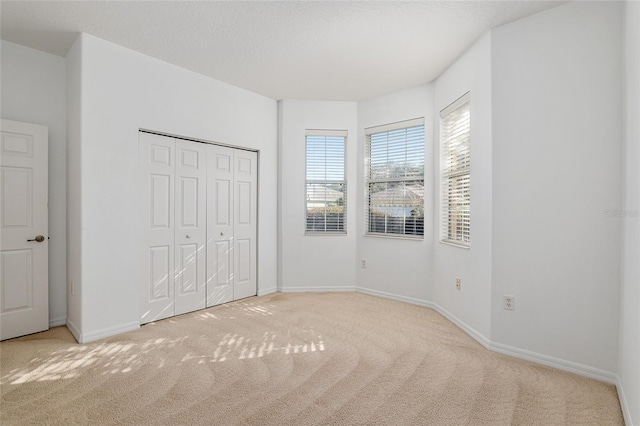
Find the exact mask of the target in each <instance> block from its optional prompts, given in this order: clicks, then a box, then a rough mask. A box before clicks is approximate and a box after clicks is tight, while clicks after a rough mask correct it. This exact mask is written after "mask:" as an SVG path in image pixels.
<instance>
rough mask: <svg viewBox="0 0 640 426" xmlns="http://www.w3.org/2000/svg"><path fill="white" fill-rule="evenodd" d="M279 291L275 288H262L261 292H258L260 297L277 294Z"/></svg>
mask: <svg viewBox="0 0 640 426" xmlns="http://www.w3.org/2000/svg"><path fill="white" fill-rule="evenodd" d="M277 292H278V289H277V288H275V287H269V288H261V289H260V290H258V294H257V295H258V296H265V295H267V294H271V293H277Z"/></svg>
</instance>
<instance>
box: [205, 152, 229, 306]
mask: <svg viewBox="0 0 640 426" xmlns="http://www.w3.org/2000/svg"><path fill="white" fill-rule="evenodd" d="M207 161H208V164H209V170H208V175H207V252H208V253H209V255H208V256H207V306H215V305H219V304H221V303H226V302H230V301H232V300H233V282H234V276H233V263H234V262H233V260H234V259H233V237H234V234H233V214H234V212H233V207H234V205H233V198H234V193H233V164H234V150H233V149H231V148H226V147H221V146H215V145H210V146H208V147H207Z"/></svg>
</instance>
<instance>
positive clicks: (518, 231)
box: [491, 2, 637, 376]
mask: <svg viewBox="0 0 640 426" xmlns="http://www.w3.org/2000/svg"><path fill="white" fill-rule="evenodd" d="M621 24H622V21H621V4H620V3H615V2H602V3H596V2H572V3H569V4H566V5H562V6H559V7H557V8H554V9H550V10H548V11H545V12H542V13H540V14H537V15H534V16H531V17H529V18H526V19H523V20H520V21H517V22H515V23H512V24H509V25H505V26H503V27H500V28H497V29H495V30H494V31H493V34H492V56H493V59H492V75H493V81H492V85H493V99H492V104H493V112H492V113H493V230H494V234H493V295H492V305H493V308H492V319H491V324H492V326H491V327H492V329H491V339H492V340H493V341H494V342H497V343H498V344H502V345H506V346H510V347H515V348H518V349H519V350H520V351H522V350H525V351H531V352H534V353H538V354H544V355H546V356H549V357H552V359H555V360H566V361H571V362H573V363H577V364H582V365H585V366H591V367H593V368H595V369H599V370H602V371H600V372H605V373H606V372H610V373H611V372H616V371H617V364H618V317H619V304H620V292H619V286H620V247H621V232H620V221H619V220H618V219H614V218H611V217H607V216H606V215H605V210H607V209H615V208H618V206H620V205H621V201H622V198H621V189H620V188H621V186H622V180H621V171H620V170H621V166H622V164H621V158H622V157H621V156H622V152H621V148H622V143H621V140H622V134H621V120H620V116H621V112H622V111H621V84H620V81H621V71H622V70H621V66H620V64H621V59H622V58H621V43H622V38H621V27H622V25H621ZM504 294H511V295H514V296H515V297H516V303H515V311H507V310H504V309H503V308H502V297H503V295H504ZM636 361H637V360H636ZM611 375H612V376H613V374H611Z"/></svg>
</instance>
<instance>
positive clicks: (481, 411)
mask: <svg viewBox="0 0 640 426" xmlns="http://www.w3.org/2000/svg"><path fill="white" fill-rule="evenodd" d="M0 350H1V352H0V357H1V361H2V364H1V368H0V373H1V375H0V380H1V385H2V406H1V407H0V409H1V410H2V414H1V416H2V417H1V423H2V424H64V425H67V424H209V425H226V424H251V425H307V424H344V425H349V424H359V425H365V424H366V425H376V424H380V425H414V424H423V425H510V424H514V425H565V424H568V425H619V424H623V420H622V414H621V411H620V405H619V403H618V398H617V394H616V390H615V388H614V387H613V386H610V385H607V384H604V383H600V382H597V381H594V380H590V379H586V378H583V377H580V376H577V375H574V374H570V373H565V372H562V371H558V370H554V369H551V368H546V367H542V366H539V365H535V364H532V363H528V362H525V361H521V360H518V359H514V358H511V357H507V356H503V355H499V354H495V353H492V352H490V351H487V350H486V349H484V348H483V347H482V346H481V345H479V344H478V343H476V342H475V341H474V340H473V339H471V338H470V337H468V336H467V335H466V334H465V333H463V332H462V331H461V330H460V329H458V328H457V327H456V326H454V325H453V324H452V323H450V322H449V321H447V320H446V319H445V318H444V317H442V316H441V315H439V314H438V313H436V312H435V311H433V310H431V309H427V308H422V307H418V306H412V305H408V304H405V303H400V302H395V301H391V300H386V299H380V298H376V297H372V296H367V295H363V294H358V293H320V294H318V293H314V294H273V295H269V296H263V297H255V298H250V299H245V300H243V301H240V302H235V303H231V304H228V305H224V306H218V307H215V308H211V309H207V310H203V311H199V312H195V313H191V314H186V315H182V316H180V317H176V318H173V319H168V320H164V321H159V322H157V323H153V324H149V325H146V326H144V327H142V328H141V329H140V330H139V331H135V332H131V333H127V334H123V335H120V336H116V337H112V338H109V339H105V340H101V341H98V342H94V343H89V344H84V345H78V344H76V343H75V341H74V340H73V338H72V336H71V335H70V334H69V332H68V331H67V329H66V328H64V327H58V328H55V329H52V330H50V331H48V332H44V333H39V334H35V335H31V336H27V337H23V338H20V339H14V340H11V341H7V342H3V343H2V344H0Z"/></svg>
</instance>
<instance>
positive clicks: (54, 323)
mask: <svg viewBox="0 0 640 426" xmlns="http://www.w3.org/2000/svg"><path fill="white" fill-rule="evenodd" d="M66 323H67V317H58V318H49V328H53V327H60V326H61V325H65V324H66Z"/></svg>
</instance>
